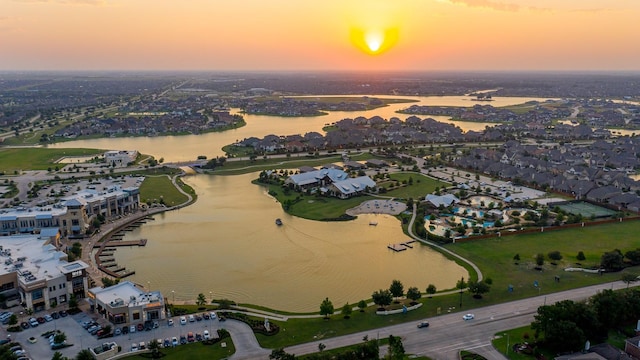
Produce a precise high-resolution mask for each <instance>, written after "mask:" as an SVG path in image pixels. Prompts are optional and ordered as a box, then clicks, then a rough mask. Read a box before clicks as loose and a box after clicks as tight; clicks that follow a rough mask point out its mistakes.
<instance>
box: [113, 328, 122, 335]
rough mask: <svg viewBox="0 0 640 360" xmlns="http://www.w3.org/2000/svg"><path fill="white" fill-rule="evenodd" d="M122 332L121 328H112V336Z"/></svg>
mask: <svg viewBox="0 0 640 360" xmlns="http://www.w3.org/2000/svg"><path fill="white" fill-rule="evenodd" d="M121 334H122V329H121V328H116V329H115V330H113V336H118V335H121Z"/></svg>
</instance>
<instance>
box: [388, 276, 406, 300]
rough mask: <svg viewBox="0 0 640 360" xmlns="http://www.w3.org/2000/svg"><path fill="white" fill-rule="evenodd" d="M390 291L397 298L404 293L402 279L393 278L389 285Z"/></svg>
mask: <svg viewBox="0 0 640 360" xmlns="http://www.w3.org/2000/svg"><path fill="white" fill-rule="evenodd" d="M389 291H390V292H391V295H393V297H394V298H396V299H397V298H399V297H402V296H403V295H404V285H402V282H400V280H393V281H392V282H391V286H389Z"/></svg>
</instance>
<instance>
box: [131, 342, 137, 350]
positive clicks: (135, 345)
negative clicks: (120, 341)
mask: <svg viewBox="0 0 640 360" xmlns="http://www.w3.org/2000/svg"><path fill="white" fill-rule="evenodd" d="M131 351H138V344H136V343H133V344H131Z"/></svg>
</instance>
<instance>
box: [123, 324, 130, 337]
mask: <svg viewBox="0 0 640 360" xmlns="http://www.w3.org/2000/svg"><path fill="white" fill-rule="evenodd" d="M122 333H123V334H125V335H126V334H128V333H129V327H128V326H127V325H125V326H123V327H122Z"/></svg>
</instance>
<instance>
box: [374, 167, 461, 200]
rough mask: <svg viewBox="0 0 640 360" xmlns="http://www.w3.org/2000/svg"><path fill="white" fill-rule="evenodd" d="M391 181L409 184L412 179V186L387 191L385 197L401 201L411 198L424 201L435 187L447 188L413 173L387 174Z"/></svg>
mask: <svg viewBox="0 0 640 360" xmlns="http://www.w3.org/2000/svg"><path fill="white" fill-rule="evenodd" d="M389 177H390V178H391V179H392V180H397V181H400V182H401V183H402V182H403V181H405V180H406V181H407V183H408V182H409V179H413V185H407V186H404V187H401V188H399V189H395V190H391V191H388V192H387V193H386V194H384V195H385V196H394V197H398V198H402V199H408V198H413V199H415V200H419V199H424V197H425V196H426V195H427V194H431V193H433V191H434V190H435V189H436V187H443V186H448V185H449V184H447V183H445V182H442V181H439V180H435V179H432V178H430V177H428V176H426V175H424V174H420V173H414V172H402V173H393V174H389Z"/></svg>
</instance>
